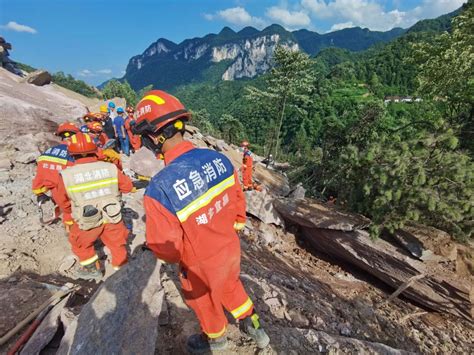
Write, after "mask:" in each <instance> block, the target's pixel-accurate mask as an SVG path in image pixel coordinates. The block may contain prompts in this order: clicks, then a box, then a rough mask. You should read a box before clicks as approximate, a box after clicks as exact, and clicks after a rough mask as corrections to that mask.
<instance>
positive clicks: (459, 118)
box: [412, 1, 474, 155]
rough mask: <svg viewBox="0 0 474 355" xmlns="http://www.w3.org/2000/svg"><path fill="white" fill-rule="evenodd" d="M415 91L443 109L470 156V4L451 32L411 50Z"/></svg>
mask: <svg viewBox="0 0 474 355" xmlns="http://www.w3.org/2000/svg"><path fill="white" fill-rule="evenodd" d="M413 49H414V55H413V57H412V60H413V61H415V62H416V63H417V64H418V65H419V75H418V76H417V79H418V82H419V91H420V93H422V94H423V95H425V96H426V97H427V98H430V99H435V100H437V101H438V102H439V103H440V106H443V107H445V108H446V115H447V116H448V118H449V119H450V120H451V123H454V124H457V125H459V127H460V131H459V136H460V138H461V143H462V146H463V147H465V148H468V149H469V150H470V153H471V155H473V154H474V117H473V116H474V2H473V1H469V2H468V4H467V5H465V9H464V11H462V12H461V13H460V14H459V15H458V16H457V17H455V18H454V19H453V21H452V32H445V33H443V34H441V35H440V36H438V37H436V38H435V39H434V40H433V41H428V42H423V43H418V44H416V45H414V46H413Z"/></svg>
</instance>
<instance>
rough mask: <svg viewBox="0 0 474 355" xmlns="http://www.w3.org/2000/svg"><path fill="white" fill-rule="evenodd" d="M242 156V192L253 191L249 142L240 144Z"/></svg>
mask: <svg viewBox="0 0 474 355" xmlns="http://www.w3.org/2000/svg"><path fill="white" fill-rule="evenodd" d="M241 146H242V148H243V151H244V153H243V156H242V183H243V185H244V190H252V189H253V177H252V174H253V157H252V152H251V151H250V149H249V146H250V144H249V142H247V141H243V142H242V145H241Z"/></svg>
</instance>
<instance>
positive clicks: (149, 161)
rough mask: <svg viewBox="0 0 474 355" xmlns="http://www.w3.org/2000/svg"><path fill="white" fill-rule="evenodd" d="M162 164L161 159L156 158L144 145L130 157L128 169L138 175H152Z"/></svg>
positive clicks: (162, 166) (161, 167)
mask: <svg viewBox="0 0 474 355" xmlns="http://www.w3.org/2000/svg"><path fill="white" fill-rule="evenodd" d="M164 166H165V164H164V163H163V160H159V159H156V157H155V155H154V154H153V153H152V152H151V151H150V150H148V149H146V148H144V147H143V148H141V149H139V150H138V151H137V152H135V154H133V155H132V156H131V158H130V169H131V170H133V171H134V172H136V173H137V174H139V175H144V176H154V175H156V174H157V173H158V172H159V171H160V170H161V169H163V168H164Z"/></svg>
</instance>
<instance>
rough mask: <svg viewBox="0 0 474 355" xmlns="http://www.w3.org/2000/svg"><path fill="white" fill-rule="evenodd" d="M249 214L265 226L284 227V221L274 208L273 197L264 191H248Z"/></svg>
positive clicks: (246, 193)
mask: <svg viewBox="0 0 474 355" xmlns="http://www.w3.org/2000/svg"><path fill="white" fill-rule="evenodd" d="M245 200H246V202H247V213H248V214H250V215H252V216H254V217H255V218H257V219H259V220H260V221H262V222H263V223H265V224H270V223H271V224H275V225H277V226H283V221H282V219H281V218H280V216H279V215H278V212H277V211H276V210H275V208H274V207H273V197H272V196H271V195H270V194H268V193H267V191H266V190H263V191H255V190H252V191H246V192H245Z"/></svg>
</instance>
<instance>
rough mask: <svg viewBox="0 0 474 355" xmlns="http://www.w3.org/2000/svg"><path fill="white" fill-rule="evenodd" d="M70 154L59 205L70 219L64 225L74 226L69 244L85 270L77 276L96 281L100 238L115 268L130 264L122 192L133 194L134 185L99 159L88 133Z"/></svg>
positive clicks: (74, 140)
mask: <svg viewBox="0 0 474 355" xmlns="http://www.w3.org/2000/svg"><path fill="white" fill-rule="evenodd" d="M68 152H69V154H71V155H72V156H73V157H74V158H75V165H74V166H73V167H70V168H68V169H66V170H64V171H62V172H61V178H60V181H59V187H58V203H59V205H60V206H61V208H62V209H63V210H64V211H65V212H67V213H69V214H70V216H71V218H70V220H68V221H66V222H65V223H67V224H69V225H70V226H71V228H70V234H69V242H70V243H71V246H72V251H73V253H74V254H75V255H76V256H77V257H78V258H79V261H80V264H81V265H82V266H83V267H84V268H83V269H82V270H81V271H80V272H79V273H78V276H79V277H81V278H84V279H91V278H92V279H97V278H100V277H101V276H102V275H101V272H100V269H99V265H98V259H99V257H98V255H97V253H96V251H95V249H94V243H95V241H96V240H97V239H99V238H100V239H101V240H102V242H103V243H104V244H105V246H107V248H109V250H110V252H111V253H112V261H111V264H112V266H113V267H114V268H115V269H118V268H120V266H122V265H123V264H125V263H126V262H127V250H126V248H125V245H126V241H127V236H128V230H127V228H126V227H125V225H124V223H123V221H122V212H121V208H122V206H121V193H122V192H123V193H128V192H132V190H133V185H132V181H131V180H130V178H129V177H127V176H125V175H124V174H123V173H122V172H121V171H120V170H119V169H117V167H116V166H115V165H113V164H111V163H107V162H102V161H99V160H98V159H97V146H96V145H95V143H94V142H93V141H92V139H91V137H90V136H89V135H88V134H83V133H78V134H76V135H75V136H73V137H72V138H71V140H70V142H69V144H68Z"/></svg>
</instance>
